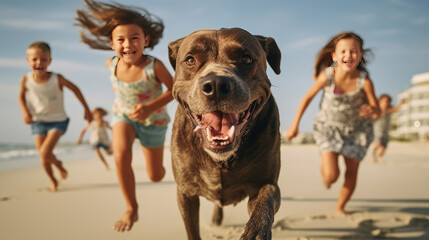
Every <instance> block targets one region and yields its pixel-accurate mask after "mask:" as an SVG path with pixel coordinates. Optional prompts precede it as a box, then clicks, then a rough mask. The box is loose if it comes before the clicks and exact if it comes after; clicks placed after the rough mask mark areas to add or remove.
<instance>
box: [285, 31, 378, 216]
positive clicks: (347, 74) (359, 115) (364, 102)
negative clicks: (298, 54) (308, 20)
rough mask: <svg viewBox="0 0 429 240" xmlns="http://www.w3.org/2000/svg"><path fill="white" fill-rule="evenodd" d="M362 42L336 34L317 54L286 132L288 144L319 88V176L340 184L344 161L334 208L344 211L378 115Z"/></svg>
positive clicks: (352, 35) (327, 183) (349, 34)
mask: <svg viewBox="0 0 429 240" xmlns="http://www.w3.org/2000/svg"><path fill="white" fill-rule="evenodd" d="M363 43H364V41H363V39H362V38H361V37H359V36H358V35H357V34H355V33H353V32H343V33H340V34H338V35H336V36H334V37H333V38H332V39H331V40H330V41H329V42H328V43H327V44H326V45H325V46H324V47H323V48H322V49H321V50H320V52H319V54H318V56H317V59H316V64H315V73H314V78H315V83H314V84H313V86H312V87H311V88H310V90H309V91H308V92H307V93H306V94H305V96H304V98H303V99H302V101H301V103H300V105H299V107H298V111H297V113H296V116H295V118H294V120H293V123H292V125H291V126H290V128H289V130H288V131H287V133H286V138H287V139H288V140H291V139H292V138H294V137H295V136H296V135H297V133H298V128H299V122H300V120H301V117H302V115H303V114H304V111H305V110H306V108H307V106H308V105H309V104H310V102H311V101H312V100H313V98H314V96H316V94H317V93H318V92H319V91H321V90H323V92H324V93H323V97H322V100H321V103H320V110H319V112H318V113H317V115H316V117H315V119H314V138H315V140H316V143H317V144H318V145H319V150H320V155H321V160H322V161H321V162H322V164H321V173H322V178H323V182H324V184H325V186H326V188H330V186H331V184H333V183H335V182H336V181H337V180H338V177H339V175H340V169H339V167H338V158H339V156H340V155H342V156H343V157H344V161H345V165H346V171H345V181H344V184H343V186H342V188H341V191H340V195H339V197H338V201H337V204H336V207H335V210H336V211H337V212H339V213H341V214H348V213H349V212H347V211H346V210H345V209H344V208H345V205H346V203H347V202H348V201H349V199H350V198H351V196H352V194H353V192H354V190H355V186H356V181H357V174H358V169H359V164H360V162H361V160H362V159H363V158H364V156H365V154H366V151H367V149H368V146H369V145H370V143H371V141H372V139H373V132H372V120H371V116H372V115H374V114H375V115H377V114H378V112H379V108H378V102H377V99H376V97H375V94H374V87H373V83H372V81H371V79H370V78H369V74H368V71H367V69H366V67H365V65H366V62H367V60H366V58H365V54H366V53H367V51H368V50H365V49H364V48H363Z"/></svg>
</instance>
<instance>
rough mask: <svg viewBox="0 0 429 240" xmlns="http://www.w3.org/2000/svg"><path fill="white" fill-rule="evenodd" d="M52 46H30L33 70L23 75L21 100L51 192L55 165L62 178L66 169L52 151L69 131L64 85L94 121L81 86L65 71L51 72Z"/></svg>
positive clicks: (28, 55) (41, 44) (20, 92)
mask: <svg viewBox="0 0 429 240" xmlns="http://www.w3.org/2000/svg"><path fill="white" fill-rule="evenodd" d="M51 62H52V58H51V48H50V47H49V44H47V43H45V42H34V43H32V44H31V45H30V46H29V47H28V48H27V63H28V65H29V66H30V68H31V72H29V73H27V74H26V75H24V76H23V77H22V78H21V86H20V91H19V104H20V106H21V110H22V114H23V116H24V123H26V124H31V132H32V135H33V136H34V143H35V145H36V148H37V150H38V152H39V155H40V158H41V160H42V166H43V168H44V170H45V172H46V174H47V175H48V177H49V179H50V181H51V187H50V188H49V190H50V191H51V192H55V191H57V187H58V181H57V179H56V178H55V176H54V172H53V170H52V165H54V166H55V167H56V168H57V169H58V171H59V172H60V175H61V177H62V178H63V179H65V178H66V177H67V170H66V169H65V168H64V166H63V164H62V162H61V161H60V160H58V159H57V157H56V156H55V155H54V153H53V151H54V148H55V146H56V145H57V143H58V141H59V139H60V137H61V136H62V135H63V134H64V133H65V132H66V130H67V126H68V124H69V118H68V117H67V114H66V112H65V111H64V103H63V101H64V100H63V89H64V88H68V89H70V90H71V91H72V92H73V93H74V94H75V95H76V97H77V99H78V100H79V101H80V102H81V104H82V106H83V108H84V110H85V116H84V118H85V119H86V120H88V121H91V113H90V111H89V108H88V105H87V104H86V101H85V99H84V97H83V95H82V93H81V92H80V90H79V88H78V87H77V86H76V85H74V84H73V83H71V82H70V81H69V80H67V79H65V78H64V77H63V76H62V75H60V74H57V73H54V72H48V66H49V65H50V64H51Z"/></svg>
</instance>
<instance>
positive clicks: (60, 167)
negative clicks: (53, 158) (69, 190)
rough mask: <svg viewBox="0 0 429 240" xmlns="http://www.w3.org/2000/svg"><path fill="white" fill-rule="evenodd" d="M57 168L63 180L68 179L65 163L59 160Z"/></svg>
mask: <svg viewBox="0 0 429 240" xmlns="http://www.w3.org/2000/svg"><path fill="white" fill-rule="evenodd" d="M56 167H57V168H58V171H59V172H60V175H61V178H62V179H66V178H67V175H68V173H67V170H66V169H65V168H64V167H63V162H61V161H60V160H58V164H57V165H56Z"/></svg>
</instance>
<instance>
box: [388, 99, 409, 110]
mask: <svg viewBox="0 0 429 240" xmlns="http://www.w3.org/2000/svg"><path fill="white" fill-rule="evenodd" d="M406 102H407V100H405V99H402V100H401V102H400V103H399V104H398V105H396V106H394V107H391V108H389V110H388V112H389V113H394V112H397V111H398V110H399V109H400V108H401V107H402V105H404V104H405V103H406Z"/></svg>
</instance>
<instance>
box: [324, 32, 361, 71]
mask: <svg viewBox="0 0 429 240" xmlns="http://www.w3.org/2000/svg"><path fill="white" fill-rule="evenodd" d="M331 56H332V60H333V61H334V62H336V63H337V66H338V67H339V68H340V69H342V70H344V71H346V72H348V71H353V70H355V69H356V68H357V67H358V66H359V63H360V61H361V60H362V50H361V46H360V44H359V42H358V41H356V40H355V39H353V38H345V39H341V40H339V41H338V43H337V44H336V46H335V51H334V52H333V53H332V54H331Z"/></svg>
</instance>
